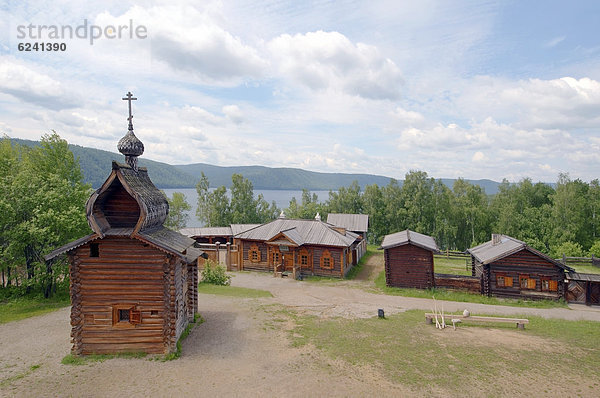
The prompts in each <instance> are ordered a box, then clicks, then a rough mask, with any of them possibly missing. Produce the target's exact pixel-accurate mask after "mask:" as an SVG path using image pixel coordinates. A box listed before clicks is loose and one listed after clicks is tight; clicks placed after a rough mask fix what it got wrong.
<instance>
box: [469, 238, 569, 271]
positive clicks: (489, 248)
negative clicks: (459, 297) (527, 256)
mask: <svg viewBox="0 0 600 398" xmlns="http://www.w3.org/2000/svg"><path fill="white" fill-rule="evenodd" d="M496 239H497V242H496V243H495V244H494V239H492V240H490V241H488V242H485V243H482V244H481V245H478V246H475V247H472V248H470V249H467V252H468V253H469V254H470V255H471V256H473V257H474V258H475V259H476V260H477V261H478V262H480V263H481V264H490V263H493V262H494V261H498V260H500V259H502V258H504V257H508V256H510V255H511V254H515V253H517V252H520V251H521V250H527V251H529V252H531V253H533V254H535V255H536V256H539V257H541V258H543V259H545V260H547V261H549V262H551V263H553V264H554V265H556V266H558V267H560V268H562V269H564V270H567V271H573V269H572V268H571V267H569V266H566V265H564V264H562V263H560V262H559V261H556V260H554V259H553V258H550V257H548V256H547V255H545V254H543V253H541V252H539V251H537V250H535V249H534V248H532V247H530V246H529V245H527V243H525V242H523V241H520V240H518V239H515V238H513V237H510V236H508V235H496Z"/></svg>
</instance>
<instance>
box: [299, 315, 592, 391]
mask: <svg viewBox="0 0 600 398" xmlns="http://www.w3.org/2000/svg"><path fill="white" fill-rule="evenodd" d="M529 319H530V323H529V325H527V329H525V330H519V331H516V330H515V329H514V326H511V327H510V328H509V327H508V325H503V326H496V325H495V326H494V330H495V331H496V332H495V333H497V334H496V335H495V338H496V339H497V341H496V340H493V339H492V340H491V341H489V342H487V343H485V342H484V343H482V344H480V345H477V342H473V341H470V340H468V339H467V340H465V338H464V337H463V338H461V337H460V335H459V334H458V333H456V334H453V333H455V332H454V331H453V330H452V329H446V330H444V331H440V330H438V329H436V328H435V327H433V326H431V325H426V324H425V320H424V316H423V311H416V310H413V311H407V312H405V313H400V314H395V315H391V316H389V317H388V318H386V319H385V320H383V319H378V318H370V319H355V320H349V319H343V318H334V319H322V318H318V317H313V316H302V317H299V318H298V320H297V326H296V328H295V329H294V330H292V331H291V332H290V335H291V339H292V342H293V345H294V346H302V345H305V344H311V345H314V346H315V347H316V348H317V349H319V350H322V351H323V352H324V353H326V354H327V355H328V356H329V357H331V358H332V359H334V360H343V361H346V362H347V363H349V364H352V365H358V366H370V367H371V368H372V369H375V370H377V371H379V372H381V373H382V374H383V375H384V377H385V378H387V379H388V380H389V381H390V382H393V383H400V384H402V385H405V386H407V387H408V388H410V389H412V390H413V392H414V393H415V394H416V395H436V396H437V395H440V394H439V392H440V391H445V393H446V395H449V396H465V395H469V393H470V392H477V393H478V394H477V395H479V394H481V388H482V387H485V389H486V390H485V394H484V395H486V396H505V395H514V394H516V395H519V394H518V392H519V388H522V387H528V386H529V385H530V383H531V382H533V381H535V380H539V377H540V375H545V376H542V377H543V380H544V383H546V384H545V386H547V387H548V388H549V389H550V390H553V389H554V388H564V384H562V385H561V383H564V380H563V378H560V377H551V376H550V375H557V374H578V375H580V376H582V377H587V378H589V380H598V378H599V377H600V369H599V368H598V367H597V364H598V363H600V362H599V361H600V350H598V349H597V348H596V347H597V341H598V340H599V339H600V327H598V326H599V324H598V323H597V322H586V321H577V322H574V321H562V320H547V319H542V318H538V317H529ZM466 327H468V328H469V329H471V328H472V329H474V330H477V329H479V330H482V331H483V330H489V328H488V327H487V326H484V325H477V324H475V325H468V326H467V324H466V323H465V324H461V326H460V328H466ZM460 328H459V329H460ZM340 331H343V333H340ZM503 333H507V334H509V335H508V340H507V341H508V343H505V342H503V341H502V337H503V336H502V334H503ZM515 333H518V334H523V336H524V338H525V337H528V338H534V339H535V338H537V336H539V337H543V338H544V339H543V340H540V342H539V346H533V347H532V346H528V345H527V344H526V343H524V344H523V345H520V344H519V343H518V342H514V338H515V337H514V336H515V335H514V334H515ZM469 336H473V335H472V334H469ZM474 336H476V332H475V335H474ZM533 341H535V340H533ZM473 343H475V344H473ZM548 344H550V345H552V346H553V347H554V345H556V346H557V347H558V349H557V348H549V347H548ZM557 350H558V351H559V352H557ZM582 367H583V369H582ZM499 380H502V382H498V381H499ZM521 392H522V391H521Z"/></svg>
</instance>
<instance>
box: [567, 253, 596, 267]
mask: <svg viewBox="0 0 600 398" xmlns="http://www.w3.org/2000/svg"><path fill="white" fill-rule="evenodd" d="M557 261H562V263H563V264H565V265H575V266H577V265H584V264H590V265H593V266H594V267H600V258H598V257H595V256H594V255H593V254H592V257H568V256H565V255H564V254H563V256H562V259H557Z"/></svg>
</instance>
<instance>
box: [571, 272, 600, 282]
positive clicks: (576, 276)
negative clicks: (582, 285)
mask: <svg viewBox="0 0 600 398" xmlns="http://www.w3.org/2000/svg"><path fill="white" fill-rule="evenodd" d="M567 279H570V280H575V281H587V282H600V275H599V274H580V273H578V272H568V273H567Z"/></svg>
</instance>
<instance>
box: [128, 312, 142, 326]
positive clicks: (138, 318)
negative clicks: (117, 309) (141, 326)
mask: <svg viewBox="0 0 600 398" xmlns="http://www.w3.org/2000/svg"><path fill="white" fill-rule="evenodd" d="M129 322H130V323H132V324H134V325H137V324H138V323H142V312H141V311H138V310H134V309H133V308H132V309H130V310H129Z"/></svg>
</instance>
